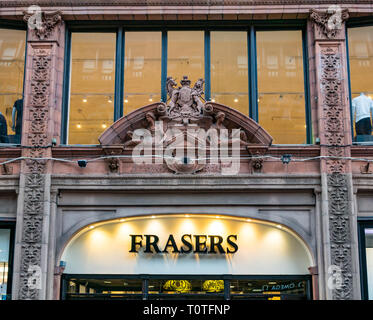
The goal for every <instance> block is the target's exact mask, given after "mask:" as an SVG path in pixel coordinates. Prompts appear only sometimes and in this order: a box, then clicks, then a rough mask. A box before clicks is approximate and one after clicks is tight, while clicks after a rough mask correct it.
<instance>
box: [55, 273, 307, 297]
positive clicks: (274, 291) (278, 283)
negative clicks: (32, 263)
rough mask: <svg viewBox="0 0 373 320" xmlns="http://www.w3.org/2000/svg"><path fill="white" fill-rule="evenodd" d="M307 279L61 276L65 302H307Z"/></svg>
mask: <svg viewBox="0 0 373 320" xmlns="http://www.w3.org/2000/svg"><path fill="white" fill-rule="evenodd" d="M311 291H312V290H311V281H310V276H303V277H299V276H295V277H294V276H293V277H292V276H283V277H281V276H280V277H279V276H266V277H263V276H261V277H255V276H244V275H240V276H233V275H225V276H224V279H223V277H222V276H216V275H215V276H213V275H200V276H175V275H168V276H164V275H163V276H160V275H158V276H154V275H141V277H140V276H132V275H127V276H125V275H123V276H116V277H113V276H109V275H108V276H101V275H96V276H89V277H87V276H84V275H64V276H63V280H62V299H66V300H86V299H94V300H108V299H113V300H114V299H119V300H120V299H126V300H172V299H178V300H181V299H182V300H188V299H193V300H204V299H208V300H238V299H245V300H310V299H312V294H311Z"/></svg>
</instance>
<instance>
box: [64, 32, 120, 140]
mask: <svg viewBox="0 0 373 320" xmlns="http://www.w3.org/2000/svg"><path fill="white" fill-rule="evenodd" d="M115 46H116V35H115V33H73V34H72V36H71V88H70V110H69V129H68V143H69V144H98V137H99V136H100V134H101V133H102V132H103V131H104V130H105V129H106V128H107V127H109V126H110V125H111V124H112V123H113V118H114V84H115Z"/></svg>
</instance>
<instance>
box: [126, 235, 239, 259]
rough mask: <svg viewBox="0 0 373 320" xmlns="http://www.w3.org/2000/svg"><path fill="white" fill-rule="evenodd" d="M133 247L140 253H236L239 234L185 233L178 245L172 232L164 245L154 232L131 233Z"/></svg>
mask: <svg viewBox="0 0 373 320" xmlns="http://www.w3.org/2000/svg"><path fill="white" fill-rule="evenodd" d="M130 238H131V249H130V250H129V252H133V253H138V252H139V251H142V252H144V253H196V254H217V253H219V254H225V253H236V252H237V250H238V245H237V243H236V241H237V235H233V234H231V235H228V236H227V237H226V238H223V237H222V236H217V235H192V234H183V235H182V236H181V237H180V242H181V243H182V244H181V245H177V244H176V241H175V237H174V236H173V235H172V234H170V235H169V236H168V239H167V242H166V244H165V245H164V246H161V245H160V244H159V237H158V236H157V235H154V234H144V235H142V234H131V235H130Z"/></svg>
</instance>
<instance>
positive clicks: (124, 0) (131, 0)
mask: <svg viewBox="0 0 373 320" xmlns="http://www.w3.org/2000/svg"><path fill="white" fill-rule="evenodd" d="M371 3H372V1H371V0H109V1H103V0H55V1H50V0H2V1H1V3H0V7H25V6H30V5H40V6H47V7H60V6H72V7H84V6H120V5H126V6H237V5H238V6H240V5H245V6H247V5H253V6H255V5H312V6H314V7H316V6H318V5H323V4H351V5H356V4H371Z"/></svg>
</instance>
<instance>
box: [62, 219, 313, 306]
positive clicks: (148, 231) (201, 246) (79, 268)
mask: <svg viewBox="0 0 373 320" xmlns="http://www.w3.org/2000/svg"><path fill="white" fill-rule="evenodd" d="M312 260H313V258H312V256H311V254H310V253H309V250H308V248H307V246H306V245H305V244H304V242H303V240H301V239H300V238H299V236H297V235H296V234H295V233H294V232H292V231H291V230H290V229H288V228H287V227H285V226H283V225H279V224H272V223H269V222H264V221H260V220H254V219H244V218H238V217H228V216H209V215H189V214H188V215H180V214H175V215H171V214H169V215H157V216H150V217H149V216H142V217H128V218H121V219H118V220H117V221H106V222H101V223H97V224H94V225H89V226H87V227H85V228H83V229H81V230H80V231H79V232H78V233H77V234H76V235H75V236H74V237H73V239H72V240H71V241H70V242H69V243H68V244H67V246H66V247H65V249H64V252H63V253H62V256H61V261H63V264H64V265H66V268H65V270H64V274H63V276H62V284H61V288H62V289H61V290H62V292H61V294H62V295H61V297H62V299H149V300H152V299H157V300H158V299H161V300H162V299H265V300H268V299H273V300H279V299H281V300H286V299H296V300H299V299H311V298H312V295H311V292H312V290H311V276H310V275H309V272H308V268H309V267H310V266H311V265H313V262H312Z"/></svg>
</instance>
